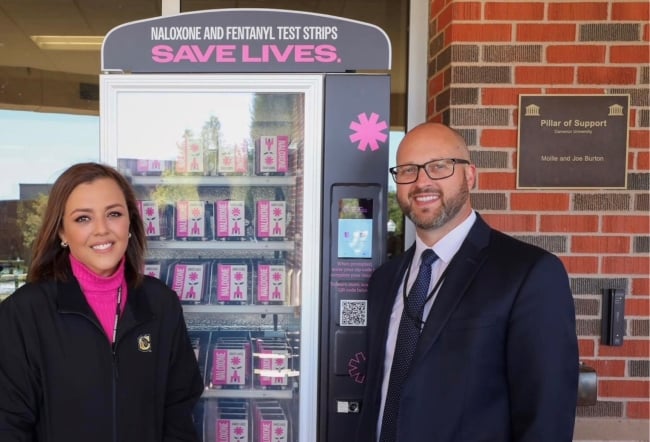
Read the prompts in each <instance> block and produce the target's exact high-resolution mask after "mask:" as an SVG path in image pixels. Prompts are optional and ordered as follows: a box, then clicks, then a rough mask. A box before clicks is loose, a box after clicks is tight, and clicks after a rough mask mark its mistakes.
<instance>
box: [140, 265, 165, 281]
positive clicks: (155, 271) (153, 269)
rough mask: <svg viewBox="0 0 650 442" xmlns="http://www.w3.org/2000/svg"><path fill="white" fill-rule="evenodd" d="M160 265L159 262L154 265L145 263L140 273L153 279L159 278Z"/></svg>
mask: <svg viewBox="0 0 650 442" xmlns="http://www.w3.org/2000/svg"><path fill="white" fill-rule="evenodd" d="M161 268H162V264H160V263H159V262H156V263H146V264H145V265H144V268H143V269H142V273H143V274H144V275H147V276H153V277H154V278H158V279H161V278H160V272H161Z"/></svg>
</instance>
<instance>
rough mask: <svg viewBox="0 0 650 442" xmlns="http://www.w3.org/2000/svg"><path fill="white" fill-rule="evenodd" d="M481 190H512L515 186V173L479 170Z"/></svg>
mask: <svg viewBox="0 0 650 442" xmlns="http://www.w3.org/2000/svg"><path fill="white" fill-rule="evenodd" d="M478 187H479V189H481V190H513V189H515V187H517V174H516V173H508V172H479V174H478Z"/></svg>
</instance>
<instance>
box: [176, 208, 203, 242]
mask: <svg viewBox="0 0 650 442" xmlns="http://www.w3.org/2000/svg"><path fill="white" fill-rule="evenodd" d="M205 209H206V207H205V203H204V202H203V201H177V202H176V238H178V239H194V240H205V239H208V238H209V236H210V232H209V231H208V228H207V226H208V225H209V223H208V221H207V219H206V217H209V214H208V213H206V210H205Z"/></svg>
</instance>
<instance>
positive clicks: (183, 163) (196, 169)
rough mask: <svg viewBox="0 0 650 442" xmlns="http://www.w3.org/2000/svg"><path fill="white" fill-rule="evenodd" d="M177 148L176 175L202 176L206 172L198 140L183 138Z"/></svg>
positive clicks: (201, 148) (204, 160)
mask: <svg viewBox="0 0 650 442" xmlns="http://www.w3.org/2000/svg"><path fill="white" fill-rule="evenodd" d="M177 147H178V155H177V157H176V173H179V174H201V175H203V174H204V173H205V172H206V167H205V165H206V162H207V159H206V157H205V152H204V149H203V147H202V146H201V142H200V140H193V139H189V138H184V139H183V140H182V141H180V142H179V143H178V144H177Z"/></svg>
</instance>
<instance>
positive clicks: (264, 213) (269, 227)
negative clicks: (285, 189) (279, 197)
mask: <svg viewBox="0 0 650 442" xmlns="http://www.w3.org/2000/svg"><path fill="white" fill-rule="evenodd" d="M286 220H287V204H286V202H284V201H270V200H259V201H257V213H256V232H257V237H258V238H260V239H284V237H285V235H286V230H287V225H286Z"/></svg>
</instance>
